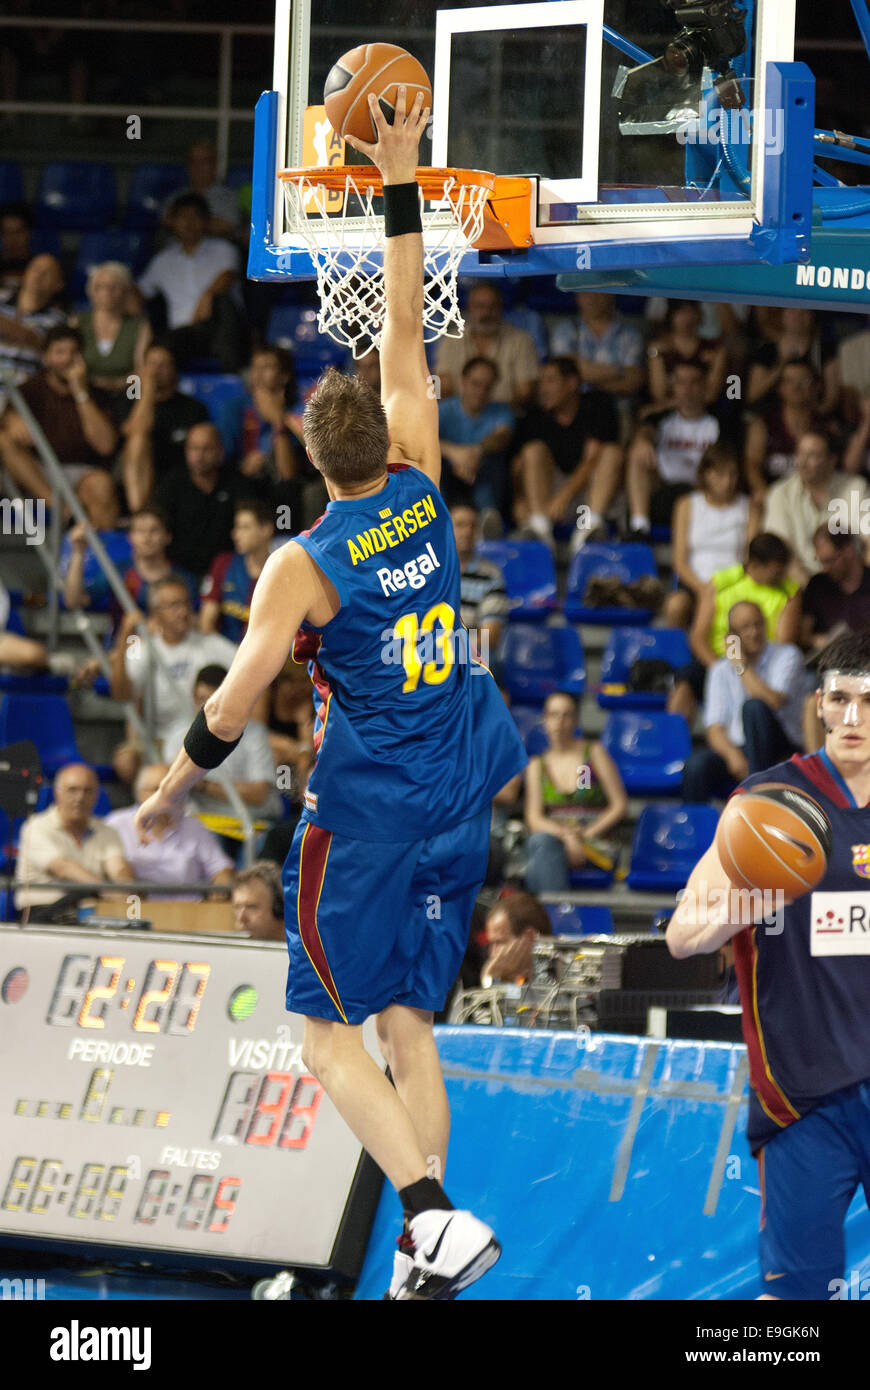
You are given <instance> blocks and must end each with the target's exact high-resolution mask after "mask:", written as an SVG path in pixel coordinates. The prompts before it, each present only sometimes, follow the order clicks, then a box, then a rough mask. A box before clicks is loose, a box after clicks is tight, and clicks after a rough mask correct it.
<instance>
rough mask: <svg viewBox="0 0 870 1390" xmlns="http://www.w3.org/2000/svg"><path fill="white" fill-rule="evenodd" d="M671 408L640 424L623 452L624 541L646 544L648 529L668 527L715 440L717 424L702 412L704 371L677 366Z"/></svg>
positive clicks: (672, 374) (691, 365)
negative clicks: (625, 488)
mask: <svg viewBox="0 0 870 1390" xmlns="http://www.w3.org/2000/svg"><path fill="white" fill-rule="evenodd" d="M670 378H671V390H672V393H673V399H674V401H675V407H674V409H673V410H668V411H666V412H665V413H663V414H661V415H658V416H656V417H653V418H652V419H650V420H648V421H646V422H644V423H643V424H642V425H641V426H640V428H639V430H638V432H637V434H636V435H635V437H634V439H633V440H632V442H631V445H630V447H629V451H628V470H627V484H628V509H629V535H630V538H631V539H632V540H646V539H648V538H649V534H650V527H651V526H653V525H654V526H671V525H672V521H673V511H674V506H675V504H676V502H677V500H678V499H679V498H680V497H683V496H684V495H685V494H686V493H687V492H691V491H692V488H693V486H694V483H695V479H696V477H697V473H698V464H699V463H700V462H701V459H702V457H703V455H704V453H705V451H706V450H707V449H709V447H710V445H711V444H716V443H717V442H718V440H719V433H720V427H719V421H718V420H717V419H716V417H715V415H711V414H710V413H709V412H708V410H707V409H706V405H705V402H706V398H707V392H708V390H709V386H708V375H707V369H706V368H705V366H704V364H703V362H700V361H695V362H692V361H683V360H677V361H676V362H675V363H674V365H673V367H672V369H671V372H670Z"/></svg>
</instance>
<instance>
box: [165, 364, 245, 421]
mask: <svg viewBox="0 0 870 1390" xmlns="http://www.w3.org/2000/svg"><path fill="white" fill-rule="evenodd" d="M178 389H179V391H183V392H184V393H185V395H188V396H195V397H196V399H197V400H198V401H200V402H201V403H202V404H203V405H204V406H205V408H206V410H207V411H208V413H209V415H210V416H211V418H212V420H213V421H214V423H215V424H218V423H219V420H218V417H219V415H220V411H221V407H222V406H223V405H224V404H225V402H226V401H232V400H240V399H241V397H242V396H244V395H245V394H246V390H247V388H246V387H245V383H244V382H243V381H242V378H241V377H240V376H236V375H235V374H234V373H232V372H225V373H216V374H214V375H212V374H210V373H189V374H187V375H185V376H182V377H179V379H178Z"/></svg>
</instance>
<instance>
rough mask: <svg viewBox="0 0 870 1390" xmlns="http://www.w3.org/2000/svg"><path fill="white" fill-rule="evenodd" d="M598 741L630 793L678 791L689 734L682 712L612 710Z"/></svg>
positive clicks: (689, 738) (665, 793) (639, 794)
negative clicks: (617, 769)
mask: <svg viewBox="0 0 870 1390" xmlns="http://www.w3.org/2000/svg"><path fill="white" fill-rule="evenodd" d="M601 742H602V744H603V746H604V747H605V748H606V749H607V751H608V753H609V754H610V756H611V758H613V760H614V762H615V763H616V765H617V767H618V768H619V773H620V776H621V777H622V780H623V783H624V784H625V790H626V791H627V792H628V794H629V796H662V795H664V796H667V795H672V796H676V795H679V791H680V786H681V783H682V779H683V768H684V767H685V765H686V759H687V758H688V756H689V754H690V752H691V751H692V736H691V734H690V732H689V726H688V724H687V723H686V721H685V719H684V718H683V716H682V715H681V714H660V713H658V712H657V711H651V712H650V713H640V712H633V711H628V710H626V711H625V712H622V711H614V712H613V713H612V714H611V715H610V718H609V719H608V721H607V723H606V725H605V727H604V732H603V733H602V735H601Z"/></svg>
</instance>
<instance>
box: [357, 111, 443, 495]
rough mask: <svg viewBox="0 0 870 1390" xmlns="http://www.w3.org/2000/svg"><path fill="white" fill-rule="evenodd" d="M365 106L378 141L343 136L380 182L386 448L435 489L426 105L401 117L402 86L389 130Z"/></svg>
mask: <svg viewBox="0 0 870 1390" xmlns="http://www.w3.org/2000/svg"><path fill="white" fill-rule="evenodd" d="M369 107H370V109H371V115H372V120H373V121H374V124H375V127H376V129H377V132H378V139H377V143H375V144H370V143H368V142H366V141H364V140H357V139H355V138H354V137H352V136H347V137H346V138H347V142H348V144H349V145H352V146H353V148H354V149H355V150H360V151H361V152H362V153H363V154H366V155H368V157H369V158H370V159H371V160H372V161H373V163H375V164H376V165H377V167H378V168H379V169H380V171H381V173H382V175H383V179H384V220H385V223H386V239H385V242H384V289H385V295H386V314H385V318H384V330H383V336H382V338H381V400H382V401H383V404H384V411H385V412H386V416H387V423H388V424H389V427H390V443H391V444H393V445H395V446H396V447H398V448H399V449H400V450H401V452H402V454H403V456H404V457H405V458H406V459H407V460H408V462H409V463H413V464H414V465H415V466H416V467H417V468H420V469H422V471H423V472H424V473H426V474H427V475H428V476H429V477H430V478H431V479H432V481H433V482H434V483H435V484H436V485H437V484H438V483H439V481H440V478H441V451H440V449H439V446H438V404H437V401H436V397H435V392H434V391H433V390H432V386H431V383H430V379H429V368H428V366H427V364H426V354H425V352H424V350H423V236H422V232H421V230H420V215H419V190H418V186H417V159H418V151H419V145H420V136H421V135H422V134H423V131H424V130H425V128H426V122H427V120H428V119H429V108H428V107H425V108H424V106H423V96H422V93H418V94H417V97H416V100H415V101H414V105H413V106H412V107H411V110H410V112H408V113H407V114H406V110H405V89H404V87H400V88H399V92H398V97H397V100H396V111H395V119H394V121H393V124H392V125H389V124H388V123H387V120H386V118H385V117H384V114H383V112H382V110H381V108H380V106H379V105H378V103H377V101H376V99H375V97H374V96H372V95H370V96H369Z"/></svg>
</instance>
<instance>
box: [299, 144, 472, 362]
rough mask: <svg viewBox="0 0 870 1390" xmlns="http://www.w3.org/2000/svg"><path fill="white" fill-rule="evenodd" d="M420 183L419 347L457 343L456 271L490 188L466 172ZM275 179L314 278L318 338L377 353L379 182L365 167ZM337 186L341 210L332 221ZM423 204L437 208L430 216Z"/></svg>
mask: <svg viewBox="0 0 870 1390" xmlns="http://www.w3.org/2000/svg"><path fill="white" fill-rule="evenodd" d="M422 175H427V176H428V177H426V178H422V177H421V179H420V216H421V220H422V223H423V341H424V342H426V343H430V342H432V341H433V340H434V339H436V338H441V337H445V336H446V337H449V338H460V337H461V336H462V334H463V331H464V329H465V323H464V320H463V318H462V315H461V313H460V311H459V302H458V298H457V274H458V271H459V264H460V261H461V260H462V257H463V256H464V255H465V253H466V252H467V251H468V250H470V249H471V247H472V245H473V244H474V242H475V241H477V240H478V239H479V237H480V236H481V234H482V232H483V226H484V209H485V204H486V197H487V193H488V192H489V191H490V190H491V187H492V186H493V184H494V182H495V180H494V176H493V175H490V174H483V173H480V172H479V171H474V172H473V173H470V172H469V171H465V170H463V171H462V176H461V177H460V174H459V172H458V171H457V170H453V169H439V170H420V171H418V177H420V176H422ZM279 177H280V178H281V179H282V181H283V183H284V196H285V202H286V209H287V230H288V232H290V234H291V235H292V236H294V237H297V238H299V239H301V241H302V242H303V243H304V245H305V247H306V249H307V250H308V253H309V255H310V256H311V260H312V262H313V264H314V268H315V270H316V272H317V292H318V295H319V297H320V312H319V313H318V316H317V327H318V330H319V331H320V332H321V333H328V334H329V336H330V337H331V338H333V339H334V340H335V342H337V343H340V344H341V345H342V346H343V347H348V348H350V350H351V352H352V353H353V356H354V357H355V358H356V357H360V356H362V355H363V354H364V353H366V352H369V351H370V350H371V348H373V347H374V348H379V347H380V343H381V334H382V332H383V326H384V313H385V310H386V300H385V295H384V268H383V252H384V223H383V217H382V216H381V214H380V213H377V212H376V211H375V206H374V204H375V199H376V198H377V199H380V197H381V184H380V179H379V178H377V177H375V176H373V174H372V171H371V170H369V168H368V167H367V166H361V167H359V168H358V167H356V166H354V167H353V168H347V167H345V168H344V169H336V168H335V167H333V168H331V169H288V170H285V171H283V172H282V173H281V174H280V175H279ZM338 179H340V187H341V188H343V189H344V194H345V196H344V206H343V208H342V210H341V212H340V213H339V214H337V215H332V216H329V215H328V213H329V212H330V211H331V206H332V207H334V205H335V202H334V190H335V187H336V182H337V180H338ZM330 199H332V204H331V206H330ZM427 200H428V201H430V202H431V201H433V200H437V201H438V202H439V203H440V206H439V207H436V208H434V209H432V210H427V209H426V206H425V204H426V201H427ZM354 201H356V206H354ZM349 205H350V206H351V207H352V208H353V212H352V213H349V212H348V207H349Z"/></svg>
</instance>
